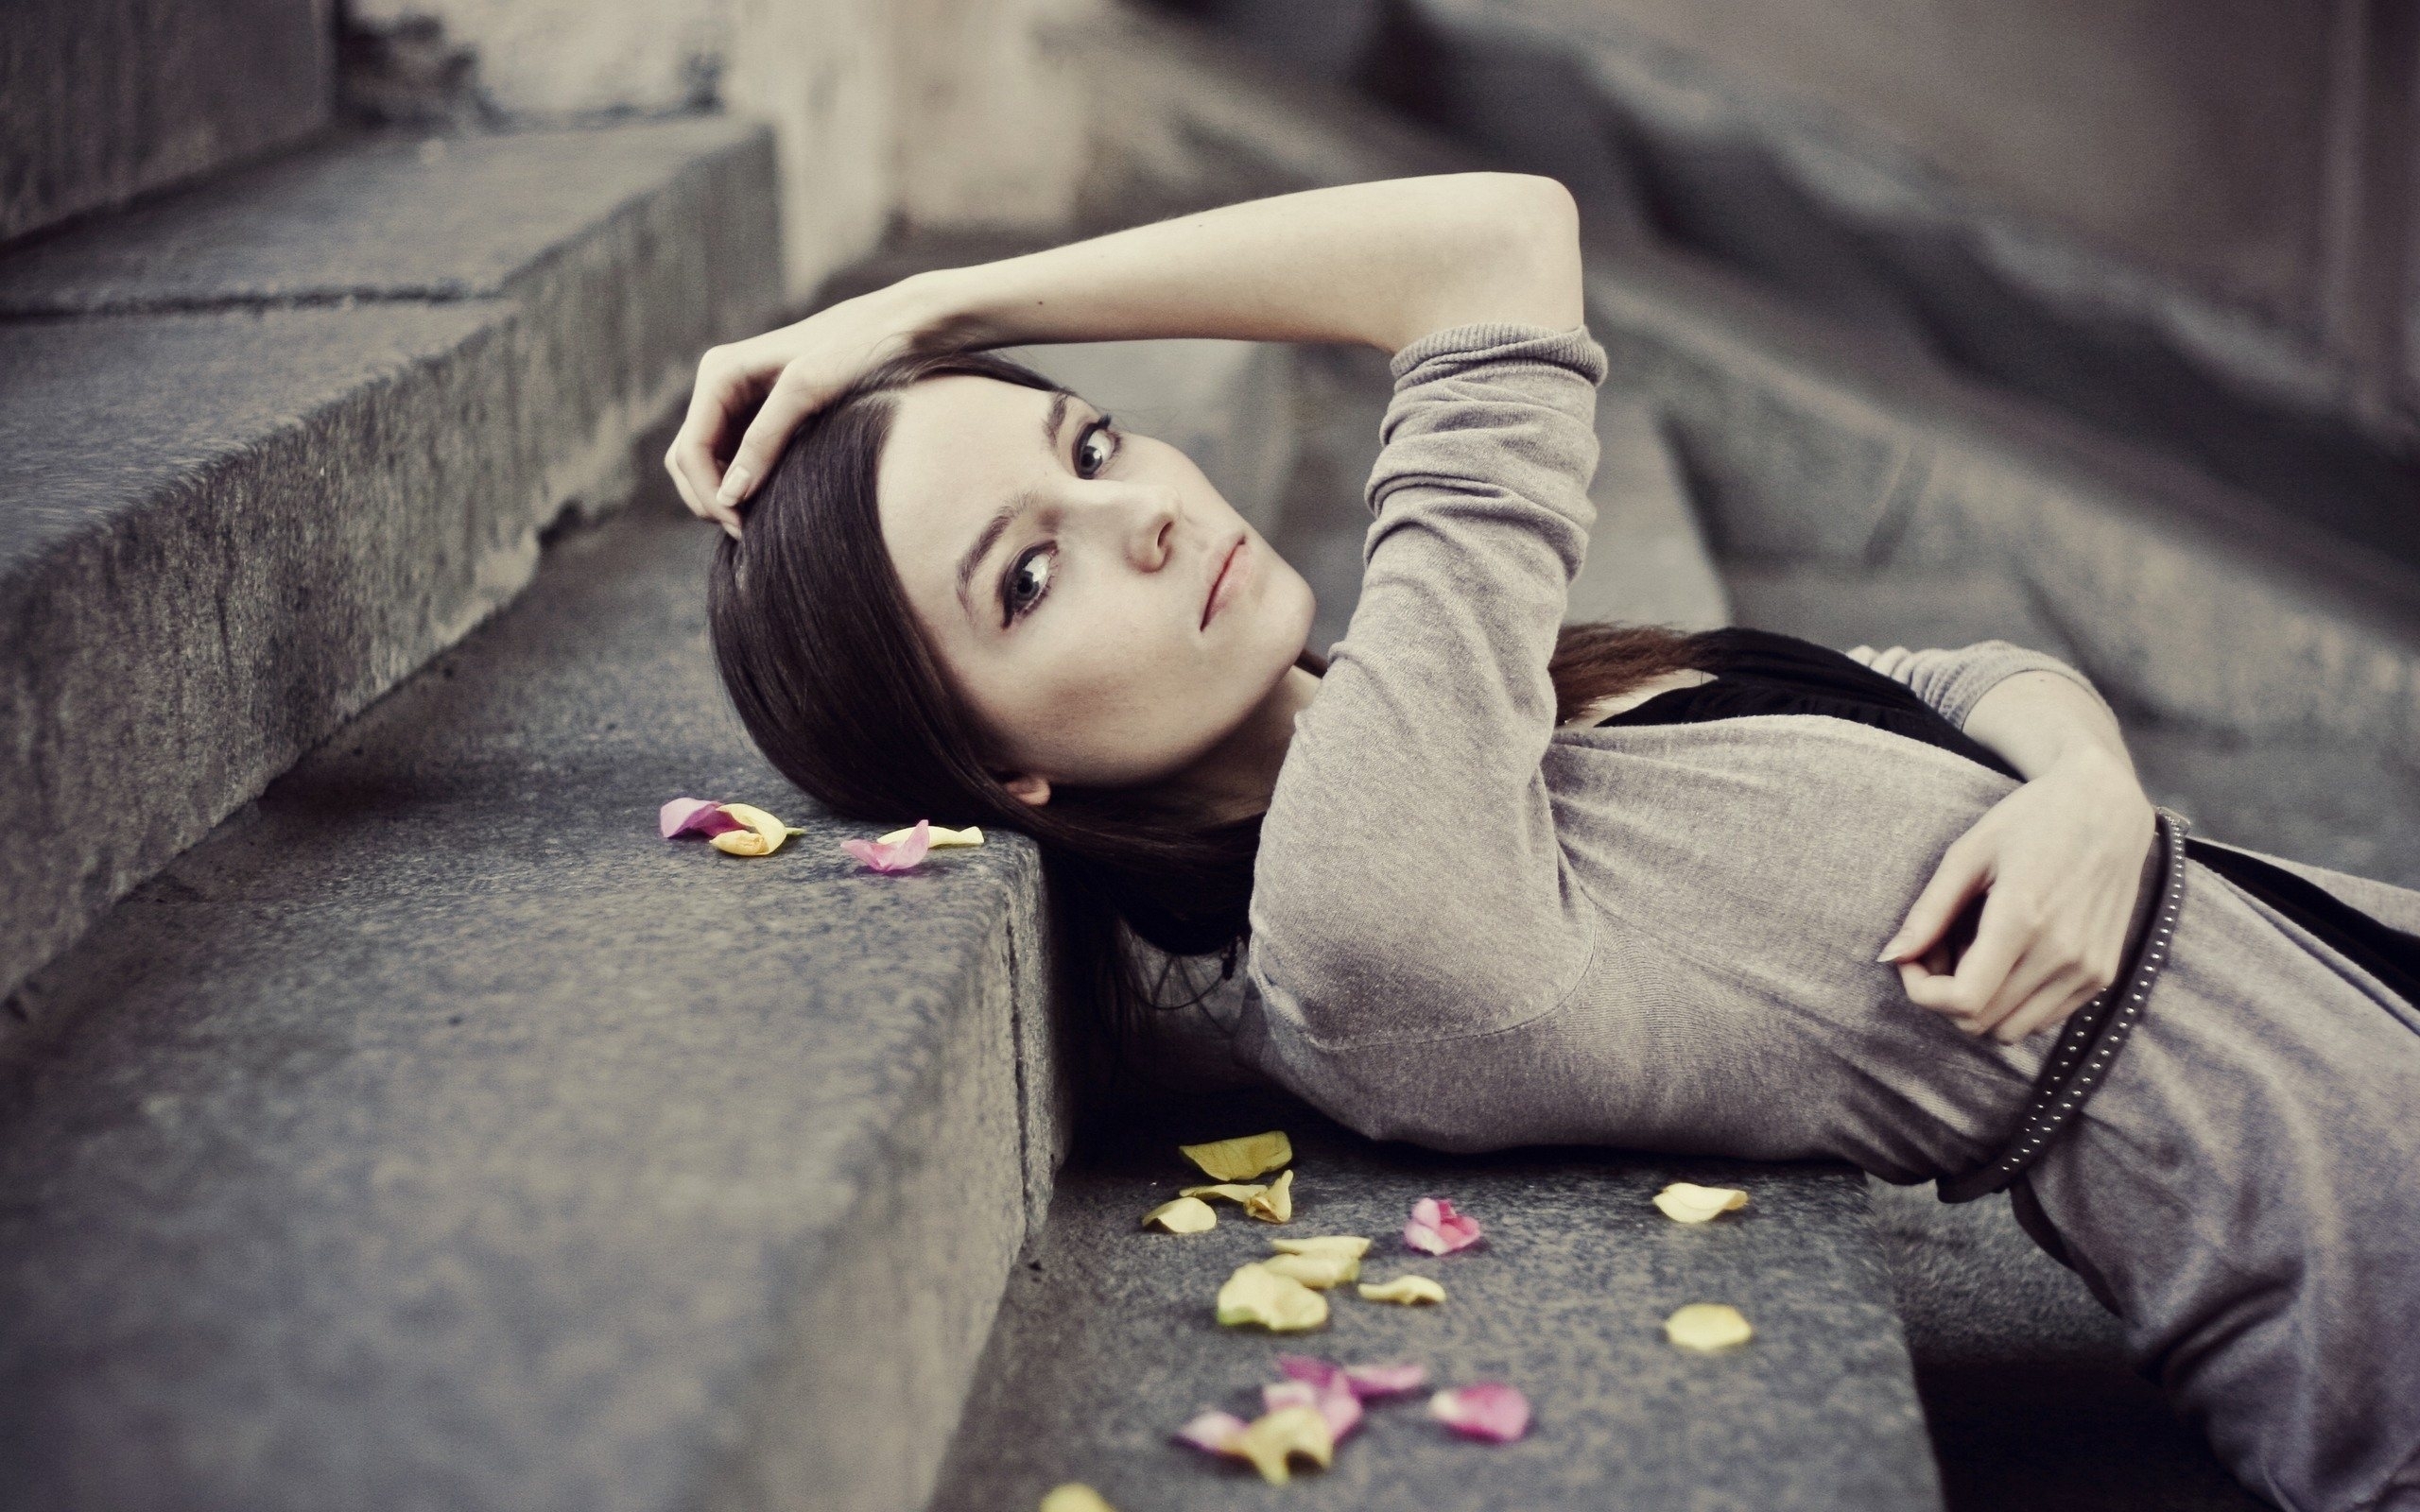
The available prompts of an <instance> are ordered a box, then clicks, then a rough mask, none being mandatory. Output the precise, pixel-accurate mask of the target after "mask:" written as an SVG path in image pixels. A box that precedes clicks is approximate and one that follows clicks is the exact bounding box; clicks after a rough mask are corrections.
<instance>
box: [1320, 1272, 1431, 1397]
mask: <svg viewBox="0 0 2420 1512" xmlns="http://www.w3.org/2000/svg"><path fill="white" fill-rule="evenodd" d="M1438 1289H1439V1290H1440V1291H1443V1287H1440V1288H1438ZM1344 1381H1345V1384H1347V1385H1349V1386H1351V1387H1352V1388H1353V1394H1354V1395H1355V1396H1357V1397H1359V1398H1361V1399H1362V1400H1365V1401H1366V1400H1369V1399H1370V1398H1372V1397H1399V1396H1402V1395H1403V1394H1404V1393H1405V1392H1407V1391H1418V1390H1419V1389H1420V1388H1421V1387H1423V1386H1425V1385H1426V1384H1428V1367H1427V1366H1425V1365H1418V1364H1413V1365H1349V1366H1345V1367H1344Z"/></svg>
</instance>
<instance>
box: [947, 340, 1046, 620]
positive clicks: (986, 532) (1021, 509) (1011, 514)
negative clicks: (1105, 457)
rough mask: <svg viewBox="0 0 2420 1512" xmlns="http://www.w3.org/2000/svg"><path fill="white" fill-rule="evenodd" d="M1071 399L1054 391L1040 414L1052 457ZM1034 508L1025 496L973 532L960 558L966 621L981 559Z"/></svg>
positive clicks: (970, 613) (961, 603)
mask: <svg viewBox="0 0 2420 1512" xmlns="http://www.w3.org/2000/svg"><path fill="white" fill-rule="evenodd" d="M1074 397H1075V396H1074V395H1073V394H1070V393H1068V392H1067V391H1066V390H1065V389H1063V388H1061V389H1057V390H1054V391H1053V392H1052V393H1051V395H1050V407H1049V409H1048V410H1046V411H1045V412H1044V414H1043V417H1042V445H1043V449H1044V450H1045V451H1047V452H1049V453H1050V454H1051V455H1054V456H1055V455H1058V452H1059V427H1060V426H1061V425H1063V424H1064V423H1066V420H1067V401H1068V400H1070V399H1072V398H1074ZM1033 504H1034V498H1033V495H1032V494H1031V493H1029V492H1025V493H1019V494H1018V495H1017V496H1016V497H1015V498H1013V499H1011V500H1010V501H1009V502H1008V503H1006V504H1004V505H1002V506H1000V507H998V508H997V509H994V510H993V511H992V517H991V518H990V519H989V520H986V521H984V522H983V528H982V529H980V530H977V532H975V543H974V544H973V545H971V546H969V547H967V548H966V555H965V556H963V557H961V558H959V562H958V606H959V608H960V609H962V610H965V611H966V617H967V618H968V619H969V620H972V619H974V618H975V604H974V601H973V600H971V599H969V598H968V597H967V596H966V590H967V586H968V585H969V584H971V583H972V582H974V581H975V574H976V572H977V569H979V568H980V567H981V566H982V565H983V558H986V557H988V556H990V555H991V554H992V548H993V547H994V546H996V545H998V544H999V543H1000V537H1001V536H1002V535H1004V534H1006V533H1007V531H1008V528H1009V526H1010V525H1011V524H1014V523H1015V522H1016V518H1017V516H1019V515H1021V514H1023V513H1025V512H1026V511H1027V510H1028V509H1030V508H1032V507H1033Z"/></svg>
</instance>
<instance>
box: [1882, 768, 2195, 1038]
mask: <svg viewBox="0 0 2420 1512" xmlns="http://www.w3.org/2000/svg"><path fill="white" fill-rule="evenodd" d="M2156 828H2157V817H2156V815H2155V813H2154V811H2153V810H2152V804H2151V800H2150V799H2147V798H2145V797H2144V795H2143V790H2142V786H2141V784H2140V783H2139V782H2136V781H2135V775H2134V772H2133V770H2132V768H2131V767H2130V766H2128V765H2126V764H2125V763H2124V762H2122V761H2119V760H2113V759H2110V758H2108V757H2107V756H2105V755H2103V754H2101V753H2099V752H2094V751H2089V750H2080V751H2078V752H2076V753H2075V754H2074V755H2073V756H2072V757H2070V758H2067V759H2065V760H2062V761H2061V762H2060V763H2058V764H2057V765H2053V766H2052V767H2050V768H2049V769H2048V770H2047V771H2045V772H2043V773H2042V775H2041V776H2039V777H2037V778H2035V779H2034V780H2033V781H2031V782H2027V783H2025V784H2024V785H2023V786H2021V787H2019V788H2017V789H2016V790H2015V791H2014V792H2013V793H2011V794H2009V795H2008V797H2006V798H2004V799H2001V800H2000V801H1999V802H1998V803H1997V804H1995V805H1994V806H1993V807H1992V808H1991V809H1990V810H1989V811H1988V812H1986V813H1985V814H1984V815H1983V816H1982V817H1981V818H1980V819H1978V820H1977V821H1976V822H1975V826H1974V828H1972V829H1971V830H1969V831H1967V832H1966V833H1965V834H1963V835H1962V836H1960V837H1959V839H1958V840H1957V841H1956V842H1955V843H1954V844H1952V845H1951V846H1950V848H1949V850H1948V851H1946V852H1945V854H1944V855H1943V857H1942V859H1941V865H1940V866H1939V868H1936V869H1935V871H1934V873H1933V876H1932V880H1931V881H1930V882H1929V883H1927V885H1926V886H1925V890H1924V892H1923V893H1922V894H1921V895H1919V896H1918V897H1917V899H1916V902H1915V905H1914V906H1913V907H1912V908H1910V910H1909V911H1908V917H1907V919H1906V921H1905V922H1904V923H1902V924H1901V925H1900V927H1899V932H1898V934H1897V935H1896V936H1893V939H1892V941H1891V943H1890V944H1889V945H1888V946H1886V947H1885V948H1884V950H1883V953H1882V956H1881V959H1883V960H1885V961H1893V962H1895V963H1897V965H1898V968H1899V976H1900V980H1901V982H1902V983H1903V984H1904V985H1905V987H1906V988H1907V993H1908V997H1909V998H1910V1001H1912V1002H1914V1003H1915V1004H1916V1005H1918V1006H1920V1007H1925V1008H1929V1009H1931V1010H1932V1011H1934V1012H1936V1013H1939V1014H1942V1015H1943V1016H1945V1017H1946V1018H1948V1019H1950V1020H1951V1021H1952V1022H1955V1023H1957V1024H1958V1025H1959V1027H1961V1028H1962V1029H1963V1030H1965V1031H1966V1032H1967V1033H1968V1034H1972V1035H1981V1034H1986V1033H1988V1034H1990V1035H1992V1036H1993V1037H1994V1038H1995V1039H1997V1040H1999V1041H2000V1042H2001V1043H2003V1044H2014V1043H2015V1042H2016V1041H2017V1040H2022V1039H2024V1038H2025V1037H2026V1036H2027V1035H2030V1034H2038V1033H2040V1032H2042V1031H2043V1030H2046V1029H2054V1028H2056V1027H2057V1026H2058V1025H2060V1024H2061V1023H2064V1022H2066V1018H2067V1015H2069V1014H2071V1013H2073V1012H2074V1011H2075V1010H2076V1009H2078V1008H2080V1007H2082V1006H2083V1005H2084V1004H2086V1003H2088V1002H2090V1001H2091V1000H2092V999H2093V998H2094V997H2095V996H2097V995H2099V994H2100V992H2102V991H2105V990H2106V989H2107V988H2109V986H2110V985H2111V984H2112V983H2113V982H2115V981H2116V980H2117V976H2118V965H2119V960H2120V957H2121V956H2122V955H2123V954H2124V952H2125V946H2126V930H2127V926H2128V924H2129V923H2130V922H2131V921H2132V919H2133V916H2134V909H2135V894H2136V892H2137V890H2138V889H2139V888H2140V886H2141V885H2142V868H2143V858H2144V856H2145V855H2146V854H2148V853H2149V851H2150V848H2151V845H2152V838H2153V835H2154V833H2155V831H2156ZM1978 896H1979V897H1980V898H1981V900H1982V910H1981V914H1980V917H1979V919H1977V920H1976V923H1975V934H1974V938H1973V940H1972V942H1971V943H1969V944H1967V945H1966V946H1965V947H1964V950H1963V952H1962V953H1961V952H1959V951H1958V950H1957V949H1956V946H1955V943H1954V936H1953V926H1954V925H1956V924H1957V923H1958V921H1959V919H1960V918H1961V916H1962V914H1964V913H1965V911H1966V910H1967V908H1968V906H1969V905H1970V904H1971V903H1972V902H1974V900H1975V899H1976V898H1977V897H1978Z"/></svg>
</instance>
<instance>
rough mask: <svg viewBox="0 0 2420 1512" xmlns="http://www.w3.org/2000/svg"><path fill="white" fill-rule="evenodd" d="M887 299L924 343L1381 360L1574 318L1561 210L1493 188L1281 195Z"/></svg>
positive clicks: (1560, 195)
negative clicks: (1267, 351)
mask: <svg viewBox="0 0 2420 1512" xmlns="http://www.w3.org/2000/svg"><path fill="white" fill-rule="evenodd" d="M896 288H897V295H898V298H900V299H901V300H902V301H904V302H905V304H906V305H907V307H908V309H909V311H910V312H911V318H912V320H913V321H914V323H915V324H916V325H917V326H918V327H919V328H920V329H922V330H923V331H924V333H925V335H927V336H929V337H932V338H936V339H939V340H942V341H946V342H949V343H952V344H965V345H973V346H1011V345H1017V344H1022V343H1029V342H1033V343H1039V342H1055V341H1117V340H1131V339H1139V338H1146V337H1163V336H1225V337H1233V338H1238V339H1243V340H1255V341H1340V342H1359V343H1363V344H1366V345H1369V346H1374V347H1377V348H1379V349H1381V350H1384V351H1388V352H1393V351H1397V350H1399V349H1401V348H1402V347H1404V346H1406V345H1408V344H1409V343H1410V342H1412V341H1414V340H1416V339H1418V338H1419V337H1421V336H1423V335H1427V334H1428V333H1429V332H1431V331H1438V330H1443V329H1445V328H1447V327H1450V326H1456V325H1463V324H1468V323H1471V322H1474V321H1482V320H1503V321H1516V322H1521V323H1526V324H1535V325H1543V326H1549V327H1552V328H1554V329H1557V330H1565V329H1568V328H1570V327H1572V326H1576V325H1579V324H1580V323H1581V322H1582V319H1583V318H1584V317H1583V309H1582V293H1581V277H1580V249H1579V219H1578V215H1577V212H1576V211H1575V210H1574V209H1573V206H1572V201H1571V196H1570V195H1569V193H1568V192H1567V191H1565V190H1564V187H1563V186H1562V185H1561V184H1559V183H1557V182H1555V181H1554V180H1551V179H1541V178H1533V177H1530V176H1527V175H1521V174H1500V173H1466V174H1446V175H1439V176H1436V177H1431V178H1421V179H1392V180H1381V181H1378V182H1374V183H1357V184H1344V185H1340V186H1338V187H1335V188H1328V189H1312V190H1306V191H1305V192H1303V193H1300V194H1290V195H1281V196H1278V197H1276V198H1270V199H1256V200H1252V201H1249V202H1247V203H1243V204H1236V205H1227V206H1224V207H1221V208H1219V209H1217V210H1209V211H1203V212H1201V213H1200V214H1198V215H1184V216H1180V217H1178V218H1176V219H1173V220H1165V221H1160V222H1158V223H1156V224H1153V225H1149V226H1137V227H1134V228H1132V229H1131V230H1128V231H1121V232H1112V233H1110V234H1109V235H1106V236H1097V237H1094V238H1092V239H1091V240H1088V241H1081V242H1075V243H1071V244H1069V245H1067V246H1064V247H1054V248H1051V249H1048V250H1046V251H1040V252H1034V253H1031V254H1029V255H1027V256H1023V257H1011V258H1006V259H1003V260H1001V261H999V262H996V263H986V264H981V265H978V266H971V267H961V268H949V269H943V270H941V271H937V272H932V273H925V274H919V275H916V276H915V277H913V278H911V279H908V280H907V281H905V282H904V283H901V284H899V285H897V286H896Z"/></svg>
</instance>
